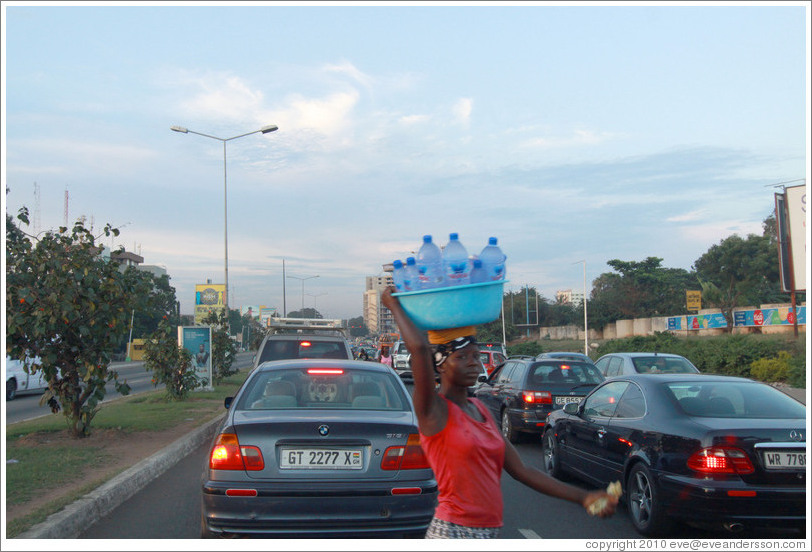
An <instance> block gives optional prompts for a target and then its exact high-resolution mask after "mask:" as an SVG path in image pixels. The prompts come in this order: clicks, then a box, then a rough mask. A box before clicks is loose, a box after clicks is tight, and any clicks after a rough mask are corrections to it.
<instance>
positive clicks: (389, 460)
mask: <svg viewBox="0 0 812 552" xmlns="http://www.w3.org/2000/svg"><path fill="white" fill-rule="evenodd" d="M428 467H429V462H428V460H427V459H426V455H425V454H424V453H423V447H421V446H420V435H418V434H417V433H412V434H410V435H409V438H408V439H407V440H406V446H403V445H398V446H394V447H389V448H387V449H386V452H384V453H383V458H382V459H381V469H382V470H387V471H390V470H420V469H425V468H428Z"/></svg>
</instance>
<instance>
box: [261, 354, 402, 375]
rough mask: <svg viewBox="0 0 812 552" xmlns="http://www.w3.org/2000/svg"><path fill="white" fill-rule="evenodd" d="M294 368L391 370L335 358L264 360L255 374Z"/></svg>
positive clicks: (377, 365) (367, 363) (384, 366)
mask: <svg viewBox="0 0 812 552" xmlns="http://www.w3.org/2000/svg"><path fill="white" fill-rule="evenodd" d="M296 368H348V369H352V370H365V371H367V372H386V373H391V374H394V372H392V369H391V368H389V366H388V365H386V364H380V363H378V362H364V361H362V360H346V359H337V358H299V359H285V360H266V361H265V362H263V363H262V364H260V365H259V366H257V367H256V370H255V371H257V372H270V371H273V370H290V369H296Z"/></svg>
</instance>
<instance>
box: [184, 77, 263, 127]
mask: <svg viewBox="0 0 812 552" xmlns="http://www.w3.org/2000/svg"><path fill="white" fill-rule="evenodd" d="M187 84H191V85H192V86H193V87H195V88H197V89H199V90H200V91H199V92H198V93H197V94H195V95H193V96H192V97H191V98H189V99H188V100H186V101H183V102H181V105H180V109H181V112H182V113H183V114H184V115H185V116H187V117H193V118H198V117H200V114H201V113H205V115H206V118H207V119H211V120H222V119H226V120H228V119H234V120H240V121H242V120H253V119H254V118H255V114H256V112H257V111H258V110H261V109H263V107H264V106H263V103H264V95H263V94H262V92H261V91H259V90H255V89H252V87H251V86H249V84H248V83H247V82H246V81H245V80H244V79H241V78H239V77H236V76H233V75H223V74H219V73H211V74H207V75H205V76H202V77H197V78H193V79H190V81H189V82H188V83H187Z"/></svg>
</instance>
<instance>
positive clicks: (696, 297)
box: [685, 290, 702, 311]
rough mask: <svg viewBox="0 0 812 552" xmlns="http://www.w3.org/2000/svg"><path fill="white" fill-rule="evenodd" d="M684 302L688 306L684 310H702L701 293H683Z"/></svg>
mask: <svg viewBox="0 0 812 552" xmlns="http://www.w3.org/2000/svg"><path fill="white" fill-rule="evenodd" d="M685 302H686V304H687V306H688V308H687V309H686V310H689V311H699V310H702V292H701V291H692V290H688V291H686V292H685Z"/></svg>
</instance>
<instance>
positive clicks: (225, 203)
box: [169, 125, 279, 320]
mask: <svg viewBox="0 0 812 552" xmlns="http://www.w3.org/2000/svg"><path fill="white" fill-rule="evenodd" d="M169 128H170V129H171V130H173V131H175V132H182V133H183V134H197V135H198V136H205V137H206V138H212V139H214V140H220V141H221V142H222V143H223V239H224V242H225V269H224V276H225V286H226V292H225V295H224V297H223V303H224V306H225V310H226V320H228V317H229V313H228V179H227V172H226V142H229V141H231V140H236V139H237V138H242V137H243V136H249V135H251V134H256V133H258V132H261V133H262V134H268V133H269V132H274V131H275V130H279V127H278V126H276V125H265V126H264V127H262V128H260V129H259V130H254V131H251V132H246V133H245V134H240V135H239V136H232V137H231V138H218V137H217V136H212V135H211V134H203V133H202V132H195V131H194V130H189V129H188V128H185V127H182V126H177V125H174V126H171V127H169Z"/></svg>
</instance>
